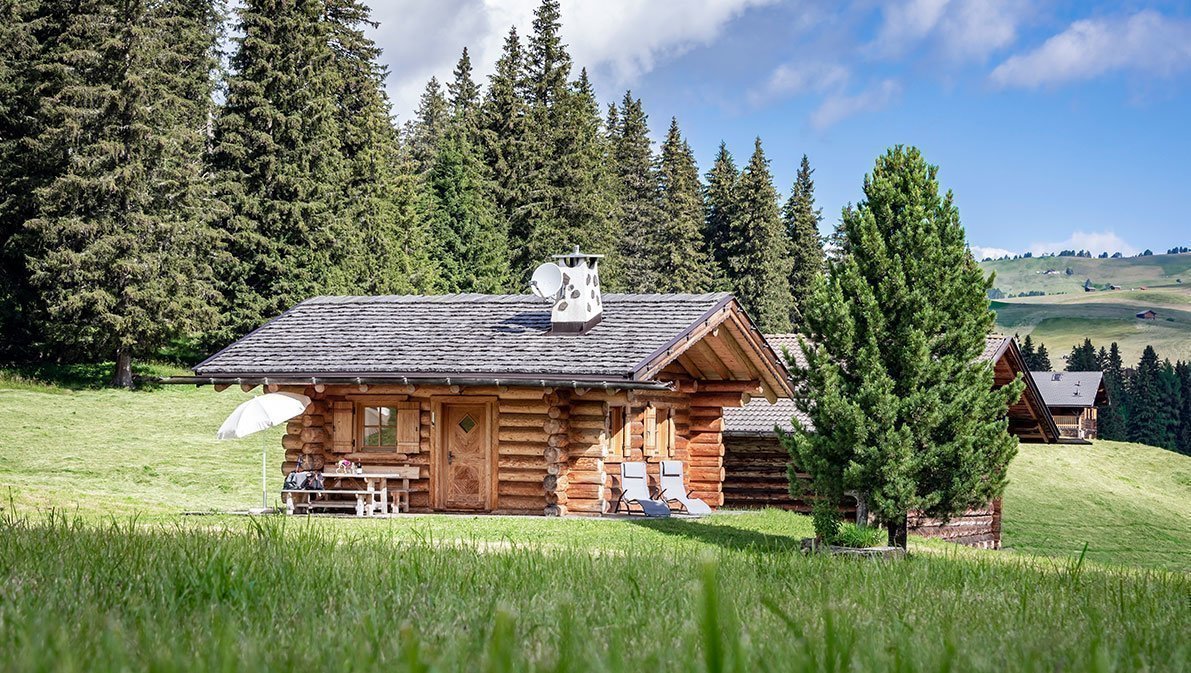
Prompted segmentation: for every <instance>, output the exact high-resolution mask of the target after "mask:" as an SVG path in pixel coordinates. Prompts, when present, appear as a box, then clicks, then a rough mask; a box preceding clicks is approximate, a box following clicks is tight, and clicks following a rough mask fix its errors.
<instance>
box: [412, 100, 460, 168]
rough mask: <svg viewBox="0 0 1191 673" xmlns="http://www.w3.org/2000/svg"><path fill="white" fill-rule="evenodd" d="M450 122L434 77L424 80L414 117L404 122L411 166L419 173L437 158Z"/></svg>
mask: <svg viewBox="0 0 1191 673" xmlns="http://www.w3.org/2000/svg"><path fill="white" fill-rule="evenodd" d="M449 124H450V109H449V105H448V103H447V99H446V97H444V96H443V93H442V86H440V85H439V83H438V78H437V77H431V78H430V81H429V82H426V88H425V89H424V90H423V91H422V97H421V98H420V99H418V109H417V110H416V111H415V112H414V120H413V121H412V122H410V123H409V124H407V125H406V129H405V135H406V138H407V140H406V142H407V143H408V144H409V153H410V157H411V158H412V159H413V162H414V169H415V170H416V171H417V172H418V173H419V174H422V175H425V174H426V173H429V172H430V169H432V168H433V167H434V164H435V162H436V161H437V160H438V152H439V149H440V148H441V146H442V140H443V137H444V136H445V135H446V133H447V127H448V126H449Z"/></svg>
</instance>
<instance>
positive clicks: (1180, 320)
mask: <svg viewBox="0 0 1191 673" xmlns="http://www.w3.org/2000/svg"><path fill="white" fill-rule="evenodd" d="M981 266H982V267H983V268H984V269H985V270H987V271H993V272H995V273H996V274H997V275H996V279H995V280H994V282H993V284H994V286H995V287H997V288H998V289H1000V290H1001V291H1002V292H1004V293H1005V294H1007V295H1008V294H1022V293H1027V292H1045V293H1046V295H1045V296H1032V297H1015V298H1008V299H1000V300H995V301H993V302H992V307H993V310H994V311H996V312H997V329H998V330H999V331H1001V332H1003V333H1006V334H1021V335H1022V336H1023V337H1024V336H1025V335H1026V334H1030V335H1032V336H1033V338H1034V339H1035V340H1036V341H1041V342H1043V343H1045V344H1046V347H1047V349H1048V350H1050V353H1051V361H1052V362H1053V364H1054V366H1055V367H1056V368H1060V369H1061V368H1062V367H1063V361H1062V356H1063V355H1065V354H1066V353H1068V352H1069V351H1070V350H1071V347H1072V346H1074V345H1076V344H1079V343H1081V342H1082V341H1083V340H1084V339H1085V338H1088V339H1091V340H1092V342H1093V343H1095V344H1096V345H1097V346H1107V345H1108V344H1109V343H1110V342H1113V341H1116V342H1117V343H1118V344H1120V346H1121V349H1122V356H1123V357H1124V359H1125V362H1126V364H1133V363H1135V362H1136V361H1137V359H1138V358H1139V357H1140V356H1141V351H1142V349H1144V348H1145V347H1146V346H1147V345H1152V346H1154V348H1156V349H1158V354H1159V355H1160V356H1162V357H1169V358H1171V359H1180V358H1181V359H1191V254H1182V255H1152V256H1146V257H1125V258H1120V259H1087V258H1083V257H1042V258H1031V259H1015V260H1006V261H999V262H983V263H981ZM1068 267H1070V268H1071V271H1072V273H1071V275H1067V273H1066V270H1067V268H1068ZM1052 269H1053V270H1055V271H1057V273H1052V274H1046V273H1045V272H1046V271H1047V270H1052ZM1088 279H1090V280H1091V281H1092V283H1094V284H1096V285H1097V286H1101V287H1103V286H1106V285H1118V286H1120V287H1121V289H1120V290H1102V291H1097V292H1084V290H1083V284H1084V281H1085V280H1088ZM1180 280H1181V281H1182V282H1179V281H1180ZM1143 287H1144V288H1146V289H1144V290H1143V289H1141V288H1143ZM1146 309H1153V310H1155V311H1156V312H1157V314H1158V319H1157V320H1139V319H1137V317H1136V314H1137V313H1138V312H1140V311H1144V310H1146Z"/></svg>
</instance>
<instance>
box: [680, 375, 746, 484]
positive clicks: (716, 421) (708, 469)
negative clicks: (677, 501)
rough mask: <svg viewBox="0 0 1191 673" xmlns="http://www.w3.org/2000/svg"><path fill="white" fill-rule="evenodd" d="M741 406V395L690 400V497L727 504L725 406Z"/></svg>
mask: <svg viewBox="0 0 1191 673" xmlns="http://www.w3.org/2000/svg"><path fill="white" fill-rule="evenodd" d="M725 406H740V393H723V394H721V393H697V394H694V395H691V397H690V412H689V426H688V427H689V430H688V438H687V454H688V457H687V470H686V474H687V485H688V486H689V487H690V489H691V496H692V497H695V498H699V499H701V500H703V501H704V502H706V503H707V504H708V505H711V506H712V507H720V506H722V505H723V504H724V490H723V486H724V476H725V473H724V436H723V431H724V409H723V408H724V407H725Z"/></svg>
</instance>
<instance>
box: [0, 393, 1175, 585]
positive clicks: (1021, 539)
mask: <svg viewBox="0 0 1191 673" xmlns="http://www.w3.org/2000/svg"><path fill="white" fill-rule="evenodd" d="M247 398H248V395H247V394H245V393H242V392H240V391H239V390H235V389H231V390H226V391H224V392H222V393H216V392H214V390H212V389H211V388H210V387H206V388H201V389H195V388H192V387H189V386H165V387H162V388H160V389H158V390H153V391H144V392H127V391H123V390H107V389H77V390H71V389H67V388H62V387H57V386H48V385H41V384H37V383H29V382H20V381H14V380H13V379H12V378H11V377H9V378H7V379H0V417H3V418H5V419H6V423H5V424H3V425H2V426H0V455H3V456H4V460H3V461H0V493H3V494H4V499H5V500H8V499H9V498H11V499H12V501H13V502H14V503H15V504H16V505H17V506H18V507H19V508H21V509H22V510H25V511H28V510H33V509H47V508H58V509H63V510H67V511H81V512H82V513H84V514H86V515H88V516H92V515H108V514H117V515H124V514H130V513H133V512H136V513H139V514H140V515H141V516H142V517H143V518H145V519H147V520H158V519H160V520H167V521H168V520H171V519H173V518H174V515H176V514H178V513H180V512H183V511H212V510H216V511H229V510H246V509H248V508H249V507H255V506H258V505H259V504H260V472H261V463H260V460H261V450H262V447H263V446H267V450H268V452H269V458H268V461H269V463H268V467H269V477H270V484H269V485H270V491H271V492H272V496H271V499H273V500H274V502H275V498H276V492H275V489H276V488H277V486H278V485H279V483H280V480H281V477H280V474H278V473H277V465H279V464H280V463H281V461H282V455H283V452H282V449H281V442H280V433H281V430H280V429H275V430H273V431H271V432H268V433H263V434H264V435H265V436H264V437H259V436H258V437H252V438H247V439H243V440H233V441H218V440H216V439H215V438H214V435H215V429H216V428H218V427H219V424H220V423H221V422H222V420H223V418H224V417H225V416H226V415H227V414H228V413H230V412H231V411H232V409H234V408H235V406H236V405H237V404H239V403H240V402H241V401H243V400H244V399H247ZM1011 477H1012V481H1011V486H1010V490H1009V492H1008V494H1007V495H1006V499H1005V544H1006V545H1008V546H1010V547H1012V548H1013V549H1014V550H1016V551H1017V552H1022V553H1035V552H1037V553H1044V554H1057V555H1078V554H1079V551H1080V548H1081V547H1082V545H1083V543H1084V542H1088V543H1089V545H1090V548H1089V549H1090V551H1089V554H1090V556H1091V558H1093V559H1096V560H1097V561H1103V562H1119V563H1124V564H1131V565H1139V566H1147V567H1155V568H1170V569H1178V570H1191V558H1189V555H1188V554H1189V551H1191V458H1187V457H1184V456H1180V455H1177V454H1174V453H1170V452H1167V451H1162V450H1159V449H1152V448H1149V447H1142V446H1137V445H1131V444H1117V443H1111V442H1101V443H1098V444H1097V445H1095V446H1093V447H1087V446H1039V445H1022V446H1021V451H1020V454H1019V456H1018V458H1017V460H1016V462H1014V464H1013V466H1012V468H1011ZM800 521H801V519H800ZM534 525H539V524H534ZM541 525H547V524H545V523H543V524H541ZM798 525H800V526H801V525H802V523H799V524H798ZM577 528H578V527H577ZM551 530H553V529H551ZM584 530H586V528H584ZM508 532H509V531H507V530H505V529H503V528H501V527H500V526H499V525H497V524H491V525H488V524H483V523H481V524H479V525H478V526H475V527H468V528H467V529H466V530H463V531H459V530H456V531H455V532H454V533H453V534H465V535H467V536H486V535H489V534H490V535H491V539H502V538H503V537H504V536H505V535H506V534H507V533H508ZM543 532H544V531H543ZM535 537H537V535H535Z"/></svg>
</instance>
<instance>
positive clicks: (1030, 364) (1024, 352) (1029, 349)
mask: <svg viewBox="0 0 1191 673" xmlns="http://www.w3.org/2000/svg"><path fill="white" fill-rule="evenodd" d="M1014 336H1016V335H1014ZM1034 357H1035V354H1034V340H1033V339H1032V338H1031V337H1030V335H1029V334H1027V335H1026V339H1025V341H1023V342H1021V359H1022V362H1023V363H1024V364H1025V366H1026V371H1032V372H1036V371H1040V370H1039V369H1038V368H1037V367H1035V366H1034Z"/></svg>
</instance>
